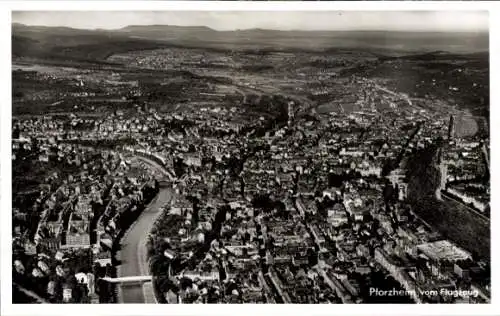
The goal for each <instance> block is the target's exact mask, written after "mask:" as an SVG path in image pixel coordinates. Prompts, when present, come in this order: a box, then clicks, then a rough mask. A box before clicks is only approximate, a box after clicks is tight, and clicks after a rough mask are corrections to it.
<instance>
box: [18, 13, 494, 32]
mask: <svg viewBox="0 0 500 316" xmlns="http://www.w3.org/2000/svg"><path fill="white" fill-rule="evenodd" d="M12 22H15V23H23V24H27V25H43V26H66V27H73V28H82V29H95V28H102V29H116V28H121V27H124V26H127V25H152V24H168V25H178V26H207V27H210V28H213V29H216V30H236V29H251V28H262V29H274V30H383V31H443V32H464V31H470V32H478V31H488V12H487V11H317V12H313V11H274V12H271V11H267V12H266V11H261V12H259V11H239V12H238V11H18V12H12Z"/></svg>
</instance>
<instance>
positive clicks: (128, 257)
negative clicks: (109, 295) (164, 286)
mask: <svg viewBox="0 0 500 316" xmlns="http://www.w3.org/2000/svg"><path fill="white" fill-rule="evenodd" d="M171 190H172V189H171V188H170V187H161V188H160V192H159V193H158V195H157V196H156V197H155V198H154V199H153V201H152V202H151V203H150V204H149V205H148V206H147V207H146V209H145V210H144V211H143V212H142V214H141V215H140V216H139V218H138V219H137V220H136V221H135V222H134V224H132V226H131V227H130V229H129V230H128V231H127V233H126V234H125V236H123V239H122V243H121V246H122V249H121V251H120V254H119V256H118V259H119V260H121V262H122V264H121V265H120V266H119V267H118V276H119V277H124V276H138V275H148V274H149V269H148V263H147V248H146V242H147V237H148V234H149V232H150V231H151V229H152V228H153V224H154V222H155V221H156V218H157V217H158V216H159V215H160V214H161V212H160V207H162V206H163V205H164V204H165V203H168V202H170V200H171V199H172V195H173V194H172V191H171ZM120 287H121V291H120V294H121V295H120V302H123V303H151V299H150V298H151V297H154V295H153V291H152V287H151V286H148V285H145V286H143V285H142V284H126V285H120Z"/></svg>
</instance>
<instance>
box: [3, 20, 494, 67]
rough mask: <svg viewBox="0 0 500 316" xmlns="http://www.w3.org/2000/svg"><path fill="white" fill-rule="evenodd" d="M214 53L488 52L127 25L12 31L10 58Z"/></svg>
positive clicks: (369, 36)
mask: <svg viewBox="0 0 500 316" xmlns="http://www.w3.org/2000/svg"><path fill="white" fill-rule="evenodd" d="M169 46H176V47H192V48H204V49H217V50H242V49H243V50H262V49H264V50H301V51H325V52H327V51H330V52H331V51H332V50H333V51H334V49H338V48H341V49H352V50H355V49H357V50H373V51H375V50H378V51H380V50H383V51H386V52H388V54H389V55H390V52H399V53H402V52H403V53H412V54H418V53H426V52H433V51H445V52H451V53H475V52H487V51H488V50H489V40H488V34H487V33H436V32H432V33H429V32H387V31H278V30H265V29H248V30H235V31H216V30H213V29H211V28H208V27H204V26H172V25H130V26H126V27H124V28H121V29H116V30H102V29H100V30H82V29H73V28H68V27H46V26H27V25H23V24H18V23H14V24H13V25H12V53H13V56H14V57H16V56H35V57H49V56H51V57H53V58H66V59H67V58H70V59H76V60H78V59H82V58H83V59H87V60H88V59H99V60H103V59H105V58H106V57H107V56H109V55H110V54H112V53H116V52H125V51H130V50H140V49H154V48H161V47H169Z"/></svg>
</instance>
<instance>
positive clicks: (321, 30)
mask: <svg viewBox="0 0 500 316" xmlns="http://www.w3.org/2000/svg"><path fill="white" fill-rule="evenodd" d="M14 25H22V26H26V27H45V28H65V29H72V30H85V31H119V30H123V29H125V28H127V27H141V26H145V27H148V26H149V27H151V26H167V27H168V26H170V27H180V28H206V29H208V30H211V31H214V32H238V31H252V30H262V31H276V32H391V33H403V32H406V33H476V34H477V33H488V34H489V31H490V30H489V29H486V30H485V29H479V30H469V31H467V30H417V29H412V30H406V29H400V30H397V29H375V28H374V29H354V28H353V29H330V30H328V29H317V30H301V29H287V30H283V29H273V28H261V27H253V28H236V29H232V30H218V29H215V28H212V27H209V26H206V25H176V24H129V25H125V26H123V27H118V28H102V27H97V28H85V27H74V26H65V25H41V24H26V23H20V22H11V26H14Z"/></svg>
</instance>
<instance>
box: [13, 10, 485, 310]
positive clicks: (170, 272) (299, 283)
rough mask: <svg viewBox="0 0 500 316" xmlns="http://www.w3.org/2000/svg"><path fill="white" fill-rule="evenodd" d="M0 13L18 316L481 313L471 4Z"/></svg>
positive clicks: (480, 188)
mask: <svg viewBox="0 0 500 316" xmlns="http://www.w3.org/2000/svg"><path fill="white" fill-rule="evenodd" d="M11 17H12V24H11V44H12V64H11V65H12V70H11V72H12V74H11V75H12V150H11V159H12V179H11V180H12V261H11V266H12V304H30V303H38V304H40V303H41V304H108V303H112V304H125V303H143V304H255V303H258V304H373V303H379V304H380V303H382V304H393V303H394V304H428V303H431V304H442V303H448V304H449V303H452V304H458V303H460V304H464V303H465V304H485V303H486V304H488V303H491V302H490V300H491V294H490V293H491V257H490V250H491V249H490V248H491V246H490V240H491V237H490V159H489V156H490V119H489V118H490V112H489V109H490V82H489V80H490V79H489V76H490V68H489V57H490V56H489V55H490V54H489V45H490V43H489V28H488V23H489V14H488V12H487V11H273V12H266V11H13V12H12V15H11ZM7 211H8V210H7ZM6 257H8V256H6ZM5 259H7V258H5ZM7 262H8V260H7Z"/></svg>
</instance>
